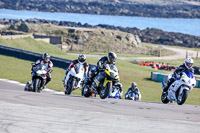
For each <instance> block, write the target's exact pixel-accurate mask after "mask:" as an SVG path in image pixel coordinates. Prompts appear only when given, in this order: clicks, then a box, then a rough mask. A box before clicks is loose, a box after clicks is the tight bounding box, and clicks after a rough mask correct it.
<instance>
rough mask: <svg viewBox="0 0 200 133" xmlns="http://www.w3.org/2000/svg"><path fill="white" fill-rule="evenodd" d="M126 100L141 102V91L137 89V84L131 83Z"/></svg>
mask: <svg viewBox="0 0 200 133" xmlns="http://www.w3.org/2000/svg"><path fill="white" fill-rule="evenodd" d="M125 99H129V100H135V101H141V94H140V90H139V88H138V87H137V83H136V82H132V83H131V88H129V89H128V91H127V92H126V94H125Z"/></svg>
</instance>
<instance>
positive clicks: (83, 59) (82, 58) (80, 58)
mask: <svg viewBox="0 0 200 133" xmlns="http://www.w3.org/2000/svg"><path fill="white" fill-rule="evenodd" d="M77 63H79V64H81V65H83V67H84V71H85V73H84V77H85V78H86V77H87V72H88V68H89V65H88V63H87V62H86V56H85V55H84V54H79V56H78V59H76V60H73V61H72V63H71V64H70V65H69V67H68V68H67V69H66V70H65V77H64V79H63V80H62V81H63V82H65V78H66V76H67V74H68V72H69V71H70V70H71V68H73V67H74V65H76V64H77Z"/></svg>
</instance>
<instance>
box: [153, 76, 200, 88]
mask: <svg viewBox="0 0 200 133" xmlns="http://www.w3.org/2000/svg"><path fill="white" fill-rule="evenodd" d="M169 75H170V74H163V73H159V72H151V80H152V81H156V82H162V81H164V82H165V83H167V82H168V76H169ZM195 87H196V88H200V79H196V86H195Z"/></svg>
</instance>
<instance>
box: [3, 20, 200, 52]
mask: <svg viewBox="0 0 200 133" xmlns="http://www.w3.org/2000/svg"><path fill="white" fill-rule="evenodd" d="M18 22H21V23H22V22H26V23H34V24H41V23H46V24H54V25H59V26H70V27H85V28H98V27H100V28H105V29H111V30H119V31H123V32H127V33H131V34H133V35H137V36H138V37H139V38H140V40H141V41H142V42H147V43H153V44H163V45H174V46H183V47H194V48H199V47H200V37H199V36H192V35H187V34H181V33H175V32H165V31H162V30H159V29H153V28H151V29H149V28H147V29H144V30H140V29H138V28H124V27H120V26H118V27H116V26H111V25H102V24H100V25H96V26H92V25H89V24H81V23H75V22H67V21H60V22H59V21H49V20H42V19H27V20H12V19H0V24H4V25H5V24H7V25H8V24H9V25H13V24H15V23H18ZM70 32H72V33H73V32H75V31H73V29H72V30H71V31H70ZM129 36H130V35H129ZM80 38H82V37H80ZM115 38H116V39H118V40H122V38H121V37H119V36H116V37H115ZM125 38H127V40H130V39H129V38H128V37H125ZM136 39H137V37H136ZM83 40H84V39H82V41H83Z"/></svg>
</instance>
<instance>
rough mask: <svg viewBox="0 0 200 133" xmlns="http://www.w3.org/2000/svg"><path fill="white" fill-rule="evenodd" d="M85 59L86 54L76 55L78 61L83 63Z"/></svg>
mask: <svg viewBox="0 0 200 133" xmlns="http://www.w3.org/2000/svg"><path fill="white" fill-rule="evenodd" d="M85 60H86V56H85V55H84V54H80V55H79V56H78V61H79V62H80V63H84V62H85Z"/></svg>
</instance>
